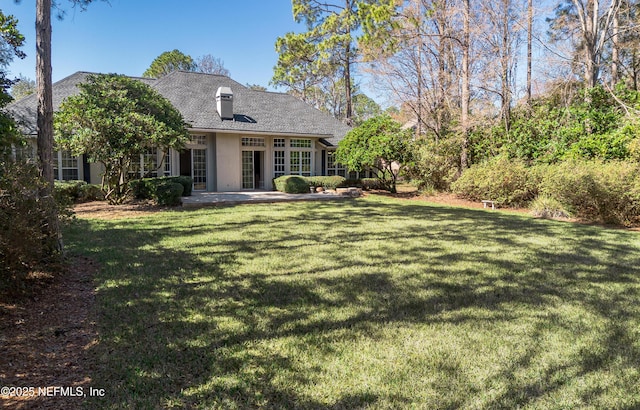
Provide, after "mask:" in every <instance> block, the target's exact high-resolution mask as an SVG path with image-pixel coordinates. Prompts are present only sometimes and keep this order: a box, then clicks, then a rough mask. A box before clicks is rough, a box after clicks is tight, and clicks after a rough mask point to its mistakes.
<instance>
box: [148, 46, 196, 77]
mask: <svg viewBox="0 0 640 410" xmlns="http://www.w3.org/2000/svg"><path fill="white" fill-rule="evenodd" d="M195 68H196V64H195V62H194V61H193V58H191V56H190V55H187V54H184V53H183V52H182V51H180V50H172V51H165V52H164V53H162V54H160V55H159V56H158V57H156V59H155V60H153V61H152V62H151V65H150V66H149V68H147V70H146V71H145V72H144V73H142V76H143V77H151V78H160V77H163V76H165V75H167V74H169V73H171V72H173V71H176V70H184V71H194V69H195Z"/></svg>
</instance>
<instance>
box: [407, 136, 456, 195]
mask: <svg viewBox="0 0 640 410" xmlns="http://www.w3.org/2000/svg"><path fill="white" fill-rule="evenodd" d="M461 146H462V144H461V142H460V140H459V138H453V137H451V138H447V139H441V140H439V141H438V142H435V141H429V142H427V141H424V142H422V145H421V147H420V149H419V150H418V151H417V154H416V157H417V158H416V161H415V163H414V164H413V165H412V166H410V167H409V168H408V169H407V172H406V174H407V176H408V177H409V178H410V179H411V180H412V182H413V183H414V184H415V185H416V186H417V188H418V189H421V190H423V189H428V188H431V189H436V190H448V189H449V188H450V186H451V183H452V182H453V181H454V180H455V177H456V174H457V172H458V168H459V165H460V147H461Z"/></svg>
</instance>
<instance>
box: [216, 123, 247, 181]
mask: <svg viewBox="0 0 640 410" xmlns="http://www.w3.org/2000/svg"><path fill="white" fill-rule="evenodd" d="M240 152H241V149H240V136H239V135H237V134H220V133H218V134H216V153H215V154H216V164H215V165H216V176H217V184H216V185H217V190H218V191H221V192H224V191H240V190H241V189H242V175H241V171H242V169H241V168H242V161H241V157H240V155H241V154H240Z"/></svg>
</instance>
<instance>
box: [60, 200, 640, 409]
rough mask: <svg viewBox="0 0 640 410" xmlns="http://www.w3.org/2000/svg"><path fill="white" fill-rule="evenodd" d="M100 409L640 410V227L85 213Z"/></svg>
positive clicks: (74, 240) (400, 212) (254, 213)
mask: <svg viewBox="0 0 640 410" xmlns="http://www.w3.org/2000/svg"><path fill="white" fill-rule="evenodd" d="M66 242H67V247H68V249H69V250H70V251H71V252H72V253H75V254H83V255H88V256H90V257H92V258H95V259H96V260H97V261H99V263H100V264H101V268H102V269H101V271H100V273H99V274H98V276H97V277H96V287H97V303H96V315H97V316H96V317H97V322H98V329H99V333H100V342H99V343H98V344H97V345H96V346H95V347H94V348H92V350H91V352H90V354H91V357H92V358H94V359H95V361H96V365H95V372H94V374H93V381H92V383H91V384H92V387H94V388H104V389H106V393H107V397H105V398H104V399H102V400H104V401H94V402H90V403H88V406H89V407H92V408H95V407H100V408H174V407H176V408H179V407H186V408H247V407H249V408H254V407H270V408H323V407H328V408H369V407H370V408H376V409H377V408H406V407H409V408H428V409H435V408H439V409H442V408H469V409H479V408H492V409H493V408H515V407H518V406H519V407H521V408H559V409H560V408H564V409H566V408H576V407H578V408H589V407H591V408H619V409H623V408H638V407H639V406H640V303H639V301H640V297H639V296H640V234H639V233H637V232H628V231H623V230H610V229H603V228H599V227H593V226H585V225H577V224H570V223H563V222H556V221H547V220H538V219H532V218H530V217H527V216H523V215H512V214H507V213H500V212H491V211H485V210H471V209H462V208H449V207H443V206H436V205H432V204H426V203H422V202H418V201H400V200H394V199H388V198H382V197H375V196H374V197H368V198H366V199H359V200H354V201H345V202H316V203H290V204H278V205H266V204H265V205H244V206H237V207H228V208H216V209H214V208H212V209H202V210H197V211H175V212H164V213H159V214H155V215H152V216H149V217H144V218H139V219H122V220H115V221H99V220H78V221H76V222H74V224H73V225H72V226H70V227H69V228H68V229H67V231H66Z"/></svg>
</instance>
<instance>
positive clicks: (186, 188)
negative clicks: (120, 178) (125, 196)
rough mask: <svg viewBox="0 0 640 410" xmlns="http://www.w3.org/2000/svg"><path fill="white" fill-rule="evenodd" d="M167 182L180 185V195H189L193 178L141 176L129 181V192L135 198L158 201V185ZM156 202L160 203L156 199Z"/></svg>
mask: <svg viewBox="0 0 640 410" xmlns="http://www.w3.org/2000/svg"><path fill="white" fill-rule="evenodd" d="M167 182H170V183H175V184H180V185H182V196H190V195H191V189H192V186H193V179H191V177H186V176H172V177H158V178H143V179H136V180H133V181H130V182H129V187H130V188H131V192H132V194H133V196H134V197H135V198H136V199H153V200H156V201H158V197H159V195H158V192H157V191H158V187H159V186H160V185H164V184H166V183H167ZM158 203H160V202H159V201H158Z"/></svg>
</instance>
